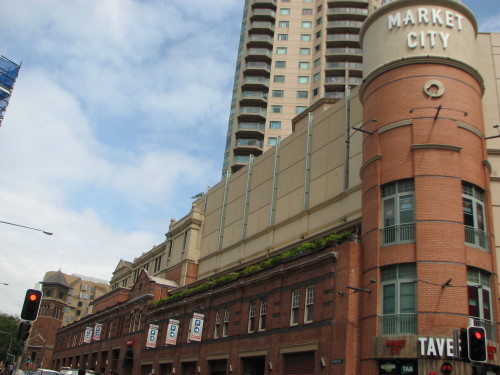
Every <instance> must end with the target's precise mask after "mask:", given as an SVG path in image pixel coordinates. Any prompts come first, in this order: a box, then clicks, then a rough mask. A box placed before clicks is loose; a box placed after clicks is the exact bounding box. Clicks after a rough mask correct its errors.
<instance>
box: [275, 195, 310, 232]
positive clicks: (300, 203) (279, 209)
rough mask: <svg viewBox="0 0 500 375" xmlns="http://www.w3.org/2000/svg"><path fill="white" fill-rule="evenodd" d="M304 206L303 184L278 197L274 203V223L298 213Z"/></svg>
mask: <svg viewBox="0 0 500 375" xmlns="http://www.w3.org/2000/svg"><path fill="white" fill-rule="evenodd" d="M303 208H304V186H301V187H300V188H298V189H295V190H294V191H292V192H290V193H289V194H287V195H285V196H283V197H281V198H279V199H278V201H277V203H276V224H278V223H280V222H282V221H284V220H287V219H288V218H290V217H291V216H293V215H296V214H298V213H299V212H301V211H302V210H303Z"/></svg>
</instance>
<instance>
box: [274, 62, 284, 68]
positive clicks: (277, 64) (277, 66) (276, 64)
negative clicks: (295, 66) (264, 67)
mask: <svg viewBox="0 0 500 375" xmlns="http://www.w3.org/2000/svg"><path fill="white" fill-rule="evenodd" d="M274 67H275V68H286V61H276V62H275V63H274Z"/></svg>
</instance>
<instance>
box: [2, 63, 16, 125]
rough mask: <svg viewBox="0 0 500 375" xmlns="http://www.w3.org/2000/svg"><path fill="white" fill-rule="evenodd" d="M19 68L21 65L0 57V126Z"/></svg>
mask: <svg viewBox="0 0 500 375" xmlns="http://www.w3.org/2000/svg"><path fill="white" fill-rule="evenodd" d="M20 68H21V65H18V64H16V63H14V62H12V61H10V60H9V59H7V58H6V57H4V56H2V55H0V126H2V120H3V116H4V114H5V110H6V109H7V105H8V104H9V100H10V96H11V94H12V89H13V88H14V83H15V82H16V79H17V75H18V74H19V69H20Z"/></svg>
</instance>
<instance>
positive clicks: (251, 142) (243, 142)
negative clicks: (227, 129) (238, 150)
mask: <svg viewBox="0 0 500 375" xmlns="http://www.w3.org/2000/svg"><path fill="white" fill-rule="evenodd" d="M262 145H263V142H262V141H261V140H260V139H238V140H237V141H236V146H256V147H260V148H262Z"/></svg>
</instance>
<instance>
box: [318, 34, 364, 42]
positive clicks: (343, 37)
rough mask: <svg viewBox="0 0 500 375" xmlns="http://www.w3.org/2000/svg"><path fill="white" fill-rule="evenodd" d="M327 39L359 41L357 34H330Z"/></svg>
mask: <svg viewBox="0 0 500 375" xmlns="http://www.w3.org/2000/svg"><path fill="white" fill-rule="evenodd" d="M326 40H355V41H359V35H357V34H328V35H327V36H326Z"/></svg>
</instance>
